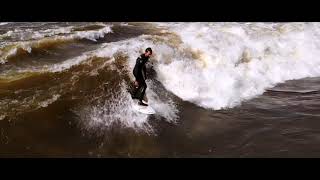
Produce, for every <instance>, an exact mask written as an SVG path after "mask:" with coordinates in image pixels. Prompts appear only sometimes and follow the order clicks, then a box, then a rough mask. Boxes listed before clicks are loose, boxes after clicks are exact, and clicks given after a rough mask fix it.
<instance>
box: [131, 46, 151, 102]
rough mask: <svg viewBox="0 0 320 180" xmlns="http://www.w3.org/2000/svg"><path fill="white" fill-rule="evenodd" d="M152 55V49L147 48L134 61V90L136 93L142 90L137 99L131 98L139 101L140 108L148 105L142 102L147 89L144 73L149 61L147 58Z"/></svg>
mask: <svg viewBox="0 0 320 180" xmlns="http://www.w3.org/2000/svg"><path fill="white" fill-rule="evenodd" d="M151 55H152V49H151V48H147V49H146V50H145V53H144V54H141V55H140V56H139V57H138V58H137V60H136V65H135V66H134V69H133V75H134V77H135V78H136V81H135V88H136V93H135V94H137V92H138V91H139V90H142V92H141V93H140V95H138V97H137V96H136V95H134V97H133V98H136V99H139V105H141V106H148V104H145V103H143V102H142V100H143V97H144V95H145V92H146V89H147V84H146V82H145V80H146V79H147V76H146V75H147V73H146V63H147V61H148V60H149V57H150V56H151Z"/></svg>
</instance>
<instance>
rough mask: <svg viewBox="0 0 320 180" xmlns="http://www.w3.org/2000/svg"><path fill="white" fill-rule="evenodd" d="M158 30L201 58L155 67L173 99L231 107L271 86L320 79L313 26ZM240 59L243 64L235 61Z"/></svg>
mask: <svg viewBox="0 0 320 180" xmlns="http://www.w3.org/2000/svg"><path fill="white" fill-rule="evenodd" d="M262 24H263V26H262ZM161 26H162V27H168V28H169V29H170V30H171V31H174V32H175V33H176V34H178V35H179V36H180V37H181V39H182V41H183V45H180V46H181V47H182V46H185V47H186V48H189V49H191V50H192V51H194V52H200V54H201V56H200V57H199V58H197V59H193V58H191V57H190V56H186V55H185V54H183V53H180V57H179V56H175V55H174V54H172V56H168V57H169V58H171V60H170V61H171V63H169V64H167V63H162V64H160V65H159V66H158V68H157V71H158V73H159V76H160V78H159V79H160V80H161V82H162V83H163V84H164V86H165V87H166V88H167V89H168V90H170V91H171V92H173V93H174V94H176V95H177V96H179V97H181V98H182V99H184V100H187V101H191V102H193V103H195V104H197V105H199V106H202V107H205V108H212V109H221V108H226V107H234V106H236V105H239V103H241V102H242V101H244V100H248V99H251V98H253V97H256V96H257V95H260V94H262V93H263V92H264V91H265V90H266V89H267V88H270V87H273V86H275V85H276V84H277V83H281V82H284V81H286V80H291V79H299V78H304V77H313V76H319V75H320V66H319V65H320V59H319V58H318V57H319V55H320V51H319V46H320V43H319V42H320V36H319V30H320V28H319V23H302V24H301V23H288V24H272V23H258V24H255V23H251V24H250V26H249V25H248V24H241V23H213V24H211V23H174V24H163V23H161ZM176 50H178V48H177V49H176ZM182 51H186V49H185V50H182ZM155 52H157V53H164V52H159V51H158V50H157V49H155ZM177 52H178V51H177ZM243 57H245V58H246V60H247V63H241V61H240V59H241V58H243ZM160 61H162V60H160ZM168 72H174V73H168Z"/></svg>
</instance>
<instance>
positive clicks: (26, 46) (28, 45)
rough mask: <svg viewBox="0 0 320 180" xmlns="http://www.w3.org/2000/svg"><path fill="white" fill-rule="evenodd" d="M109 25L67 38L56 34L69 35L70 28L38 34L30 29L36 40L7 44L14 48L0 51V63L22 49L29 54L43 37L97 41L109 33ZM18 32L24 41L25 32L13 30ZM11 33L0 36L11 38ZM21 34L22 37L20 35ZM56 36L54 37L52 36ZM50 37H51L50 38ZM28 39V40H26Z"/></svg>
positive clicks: (76, 33) (110, 30) (44, 31)
mask: <svg viewBox="0 0 320 180" xmlns="http://www.w3.org/2000/svg"><path fill="white" fill-rule="evenodd" d="M111 27H112V26H111V25H105V27H103V28H102V29H99V30H91V31H81V32H75V34H71V35H67V36H58V34H61V33H70V32H71V29H72V27H63V28H58V29H49V30H43V31H39V32H32V30H31V29H30V32H31V33H32V38H36V39H37V40H31V41H25V42H18V43H8V44H7V46H9V45H14V46H15V47H14V48H12V49H10V50H9V51H8V52H2V51H1V50H0V56H1V57H0V63H1V64H3V63H6V62H7V58H8V57H12V56H14V55H16V53H17V51H18V49H23V50H25V51H27V52H28V53H31V51H32V48H33V47H34V46H37V45H38V44H39V43H41V41H45V40H46V39H42V38H44V37H45V36H50V37H49V38H50V39H52V40H57V41H58V40H72V39H88V40H91V41H96V40H97V39H100V38H103V37H104V36H105V35H106V34H108V33H111V32H112V29H111ZM15 31H17V32H19V36H20V38H22V39H25V38H26V37H25V36H26V31H28V30H24V31H23V33H20V31H21V30H15ZM12 34H13V31H9V32H7V33H6V34H5V35H1V36H12ZM21 34H23V35H21ZM53 35H56V36H53ZM51 36H52V37H51ZM27 39H28V38H27Z"/></svg>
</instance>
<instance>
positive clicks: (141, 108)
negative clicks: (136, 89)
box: [132, 101, 156, 114]
mask: <svg viewBox="0 0 320 180" xmlns="http://www.w3.org/2000/svg"><path fill="white" fill-rule="evenodd" d="M132 106H133V109H135V110H136V111H138V112H140V113H143V114H155V113H156V111H155V110H154V109H153V108H152V107H151V106H150V105H148V106H141V105H139V104H138V102H137V101H133V103H132Z"/></svg>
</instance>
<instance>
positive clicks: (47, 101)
mask: <svg viewBox="0 0 320 180" xmlns="http://www.w3.org/2000/svg"><path fill="white" fill-rule="evenodd" d="M60 96H61V95H59V94H54V95H53V96H52V97H51V98H49V99H47V100H45V101H42V102H39V106H40V107H48V105H49V104H52V103H53V102H55V101H57V100H58V98H59V97H60Z"/></svg>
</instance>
